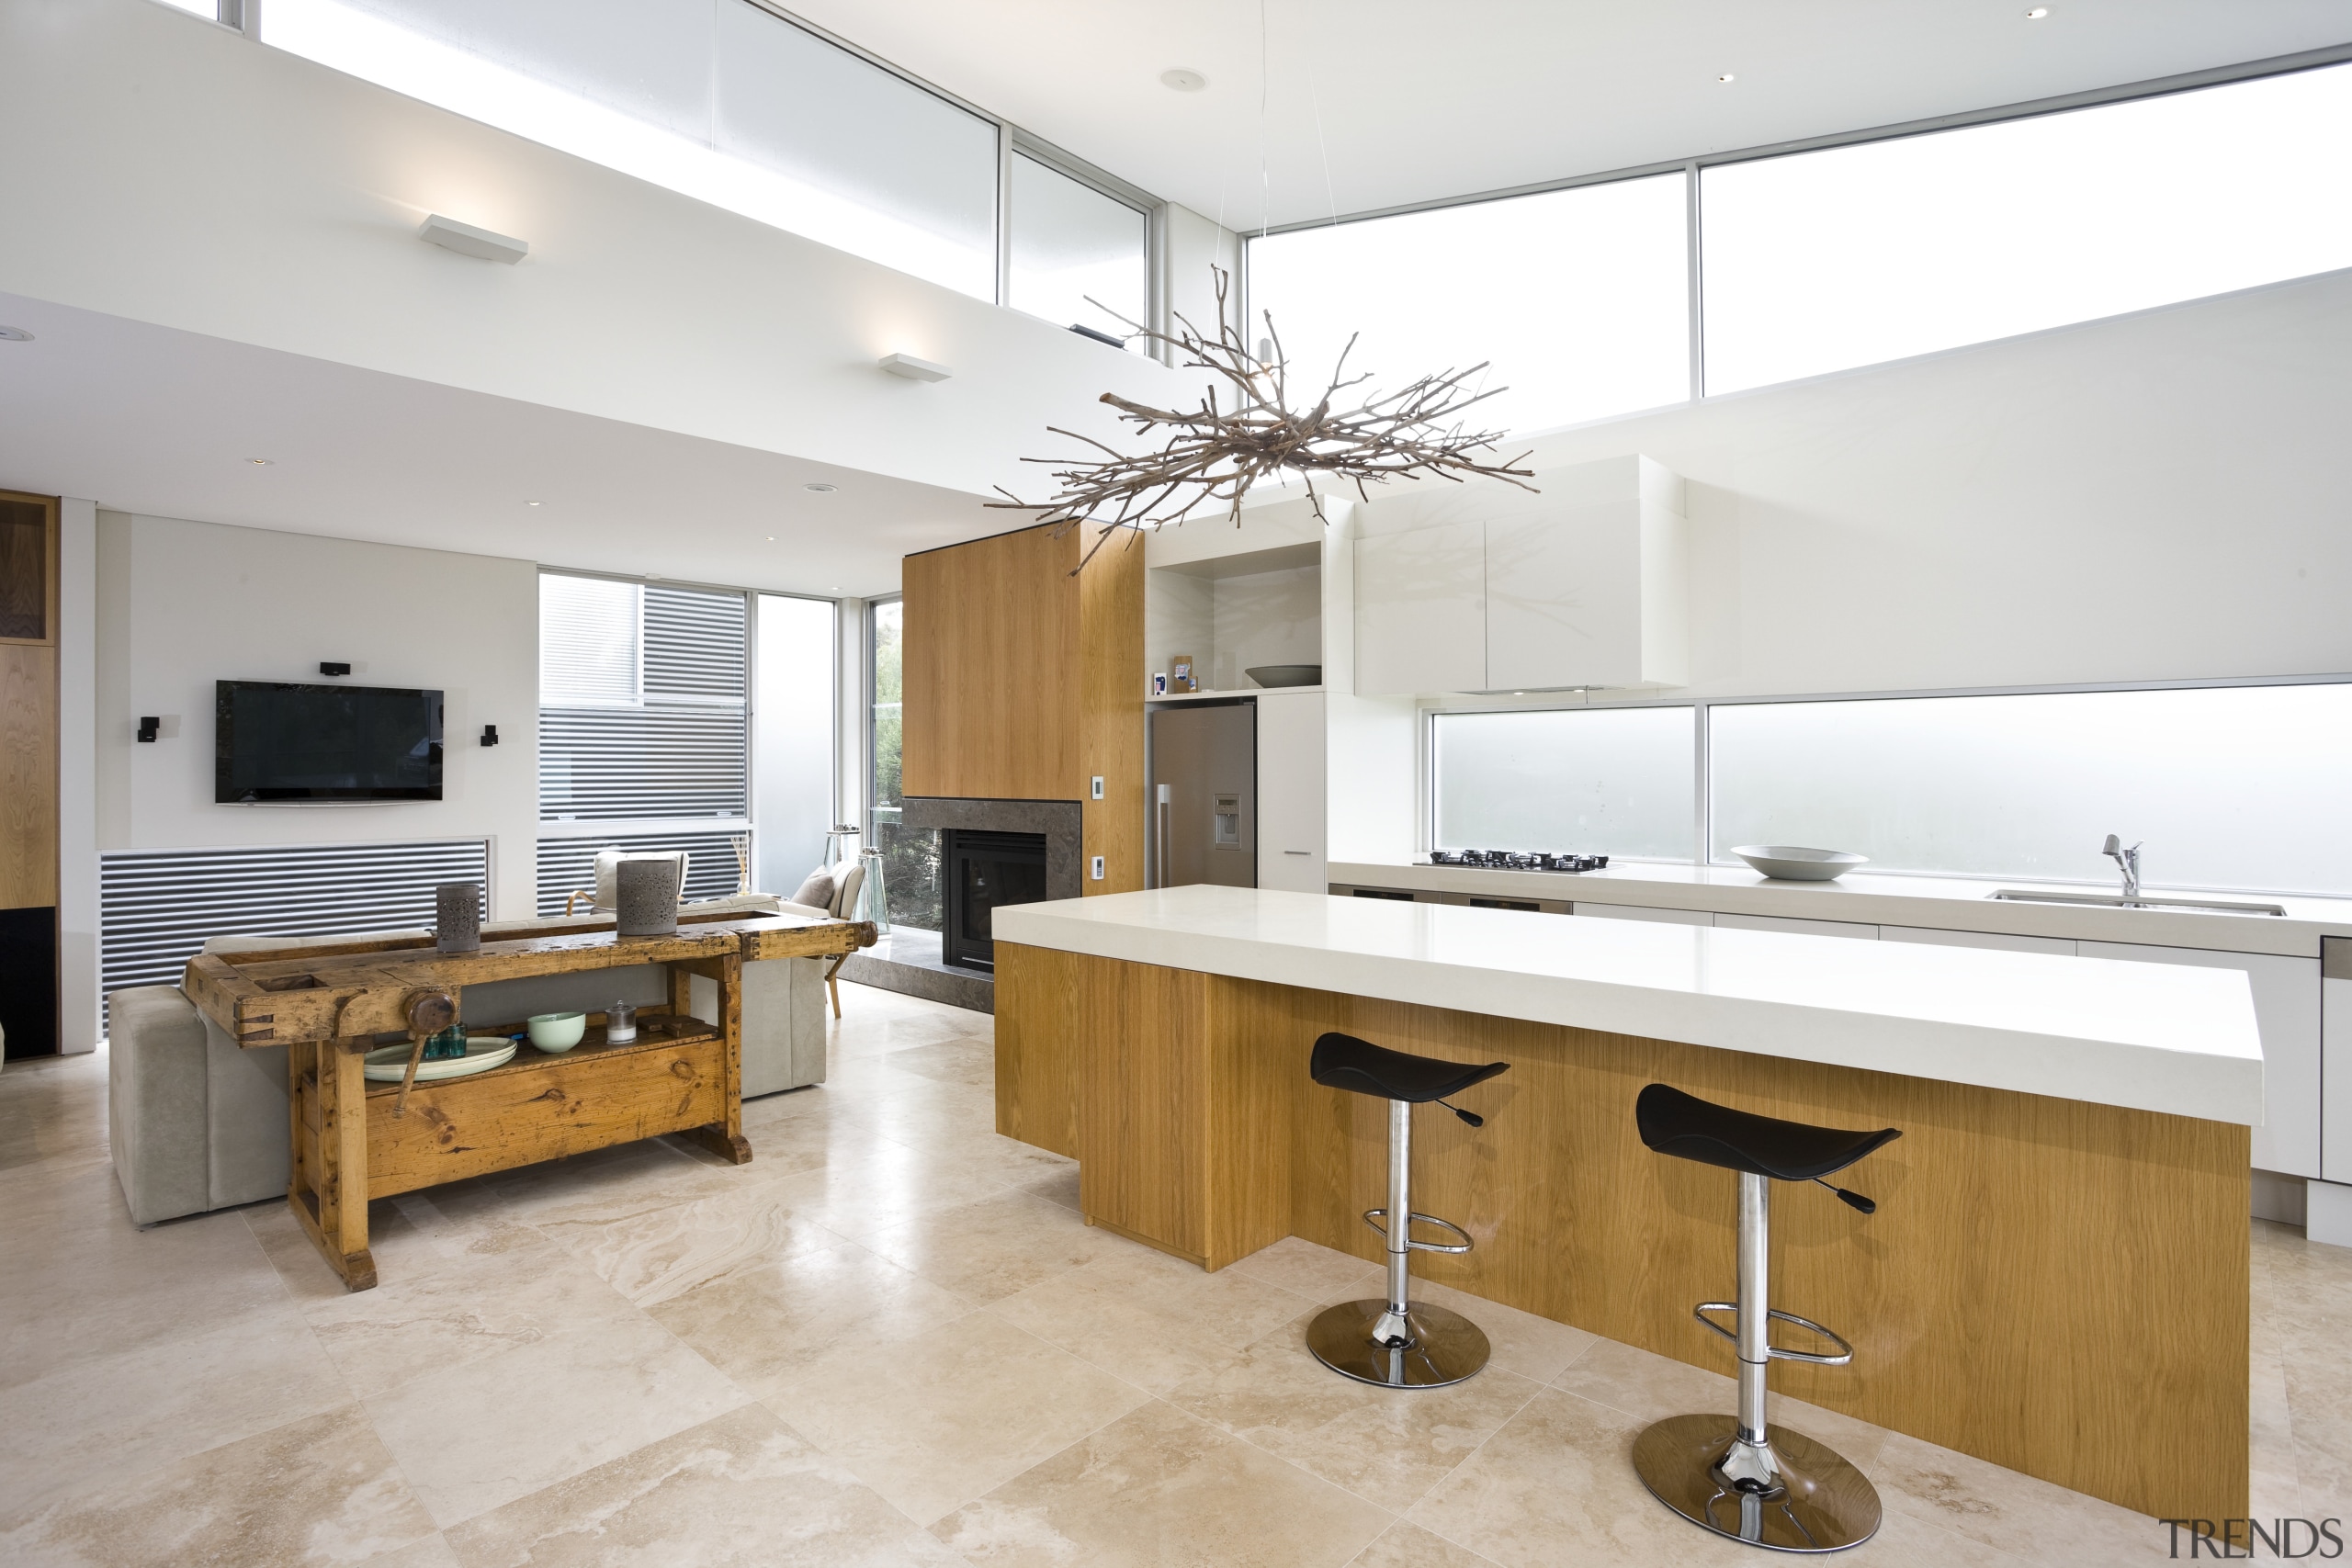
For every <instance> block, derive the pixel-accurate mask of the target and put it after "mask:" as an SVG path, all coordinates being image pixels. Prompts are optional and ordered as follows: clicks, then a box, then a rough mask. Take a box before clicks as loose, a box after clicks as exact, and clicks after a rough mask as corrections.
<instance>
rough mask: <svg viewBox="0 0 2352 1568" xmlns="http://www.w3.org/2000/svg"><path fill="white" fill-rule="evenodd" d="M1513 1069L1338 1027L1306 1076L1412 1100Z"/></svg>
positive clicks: (1446, 1095) (1437, 1096) (1331, 1085)
mask: <svg viewBox="0 0 2352 1568" xmlns="http://www.w3.org/2000/svg"><path fill="white" fill-rule="evenodd" d="M1509 1071H1510V1063H1509V1062H1488V1063H1487V1064H1486V1065H1485V1066H1464V1064H1462V1063H1460V1062H1442V1061H1440V1060H1438V1059H1437V1058H1436V1057H1435V1056H1414V1055H1408V1054H1407V1053H1405V1052H1403V1051H1391V1050H1390V1049H1388V1047H1386V1046H1385V1045H1374V1043H1372V1042H1371V1041H1369V1040H1359V1039H1357V1038H1356V1037H1355V1036H1354V1035H1352V1034H1340V1033H1336V1032H1335V1033H1331V1034H1326V1035H1325V1036H1323V1037H1322V1038H1321V1039H1320V1040H1317V1042H1316V1043H1315V1055H1312V1056H1310V1057H1308V1058H1307V1063H1306V1074H1307V1076H1308V1077H1311V1078H1313V1079H1314V1080H1315V1081H1316V1082H1317V1083H1319V1084H1321V1085H1322V1086H1323V1087H1324V1088H1326V1089H1346V1090H1348V1091H1349V1092H1350V1093H1351V1094H1368V1095H1370V1096H1372V1097H1373V1098H1374V1099H1375V1100H1404V1101H1406V1102H1407V1103H1408V1104H1411V1105H1426V1104H1428V1103H1429V1102H1430V1100H1447V1099H1451V1098H1452V1097H1453V1096H1454V1095H1457V1094H1460V1093H1461V1092H1462V1091H1463V1090H1464V1089H1468V1088H1469V1087H1470V1086H1471V1085H1473V1084H1482V1083H1485V1082H1486V1081H1487V1079H1488V1078H1490V1077H1495V1076H1496V1075H1498V1074H1500V1073H1507V1072H1509ZM1691 1103H1692V1104H1694V1105H1695V1104H1697V1103H1698V1101H1696V1100H1693V1101H1691Z"/></svg>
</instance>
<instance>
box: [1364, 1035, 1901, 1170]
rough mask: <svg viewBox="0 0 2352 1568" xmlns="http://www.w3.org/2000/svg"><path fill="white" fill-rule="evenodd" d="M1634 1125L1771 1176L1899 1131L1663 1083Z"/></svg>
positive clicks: (1858, 1153) (1866, 1148)
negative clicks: (1778, 1110)
mask: <svg viewBox="0 0 2352 1568" xmlns="http://www.w3.org/2000/svg"><path fill="white" fill-rule="evenodd" d="M1375 1049H1377V1047H1375ZM1383 1054H1384V1055H1394V1053H1393V1052H1389V1053H1383ZM1408 1060H1409V1058H1408ZM1320 1081H1321V1080H1320V1079H1319V1078H1318V1079H1317V1082H1320ZM1447 1092H1449V1093H1451V1092H1452V1091H1451V1090H1448V1091H1447ZM1634 1127H1635V1128H1636V1129H1638V1130H1639V1131H1640V1133H1641V1134H1642V1142H1643V1143H1645V1144H1646V1145H1649V1146H1650V1148H1651V1149H1652V1150H1654V1151H1656V1152H1657V1153H1658V1154H1662V1155H1672V1156H1674V1157H1675V1158H1677V1159H1687V1160H1695V1161H1697V1162H1698V1163H1699V1164H1701V1165H1718V1166H1721V1167H1723V1168H1724V1169H1725V1170H1738V1171H1746V1172H1747V1173H1748V1174H1749V1175H1752V1176H1769V1177H1770V1178H1771V1179H1773V1180H1775V1181H1817V1180H1819V1179H1821V1178H1823V1177H1825V1176H1835V1175H1836V1174H1837V1173H1838V1172H1839V1171H1841V1170H1843V1169H1845V1168H1847V1167H1848V1166H1849V1165H1851V1164H1853V1163H1854V1162H1855V1161H1856V1160H1858V1159H1860V1158H1861V1157H1862V1156H1864V1155H1866V1154H1869V1153H1871V1151H1872V1150H1874V1149H1878V1148H1880V1147H1882V1146H1883V1145H1887V1144H1891V1143H1893V1142H1894V1140H1895V1139H1897V1138H1899V1137H1901V1136H1903V1134H1902V1133H1901V1132H1900V1131H1899V1130H1898V1129H1896V1128H1894V1127H1881V1128H1880V1129H1879V1130H1878V1131H1876V1132H1874V1133H1849V1132H1847V1131H1845V1130H1844V1129H1843V1128H1839V1127H1815V1126H1810V1125H1808V1124H1806V1123H1805V1122H1783V1121H1781V1119H1780V1118H1779V1117H1777V1116H1758V1115H1757V1114H1756V1113H1755V1112H1754V1111H1734V1110H1733V1109H1732V1108H1731V1107H1730V1106H1728V1105H1717V1104H1714V1103H1713V1101H1710V1100H1701V1099H1700V1098H1699V1097H1698V1096H1696V1095H1692V1094H1685V1093H1683V1092H1682V1091H1681V1090H1680V1089H1675V1088H1672V1087H1670V1086H1668V1085H1667V1084H1662V1083H1654V1084H1652V1085H1650V1086H1649V1087H1648V1088H1647V1089H1644V1090H1642V1092H1641V1095H1640V1097H1639V1098H1637V1099H1636V1100H1634Z"/></svg>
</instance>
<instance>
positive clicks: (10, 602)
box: [0, 491, 58, 1057]
mask: <svg viewBox="0 0 2352 1568" xmlns="http://www.w3.org/2000/svg"><path fill="white" fill-rule="evenodd" d="M57 566H58V543H57V498H56V497H54V496H45V495H21V494H18V493H17V492H15V491H0V1027H5V1028H6V1031H7V1034H8V1040H7V1054H8V1055H10V1056H12V1057H14V1056H34V1055H40V1056H45V1055H53V1054H55V1052H56V1050H57V993H58V974H57V885H58V868H57V805H58V799H57V795H58V780H57V735H58V728H57V700H58V699H57V610H58V603H57Z"/></svg>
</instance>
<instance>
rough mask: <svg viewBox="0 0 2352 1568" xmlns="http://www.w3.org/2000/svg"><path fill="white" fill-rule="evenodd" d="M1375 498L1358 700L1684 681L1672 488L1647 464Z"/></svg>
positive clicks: (1363, 551)
mask: <svg viewBox="0 0 2352 1568" xmlns="http://www.w3.org/2000/svg"><path fill="white" fill-rule="evenodd" d="M1534 482H1535V484H1536V485H1537V486H1538V487H1539V492H1538V493H1534V494H1530V493H1528V492H1527V491H1521V490H1517V489H1514V488H1512V487H1510V486H1507V485H1500V484H1493V483H1479V484H1475V485H1467V486H1464V487H1461V488H1460V489H1458V490H1457V489H1453V488H1452V487H1446V491H1445V492H1444V493H1439V492H1437V491H1433V490H1432V491H1423V492H1421V493H1417V494H1411V495H1397V496H1393V497H1392V496H1385V497H1383V498H1382V499H1380V500H1378V501H1375V502H1372V503H1371V504H1370V505H1369V506H1368V507H1366V508H1364V509H1363V511H1364V513H1366V516H1365V518H1364V525H1363V529H1362V531H1361V536H1360V537H1359V538H1358V540H1357V543H1356V547H1355V559H1356V617H1355V618H1356V649H1355V652H1356V683H1355V689H1356V691H1357V692H1359V693H1361V694H1365V695H1419V694H1437V693H1443V692H1505V691H1543V690H1558V689H1561V688H1563V687H1575V686H1599V687H1643V686H1651V687H1656V686H1679V685H1683V684H1687V683H1688V682H1689V680H1690V671H1689V661H1688V651H1687V650H1688V648H1689V642H1690V636H1689V625H1688V620H1689V612H1688V608H1687V604H1688V596H1687V593H1686V591H1685V581H1686V578H1687V575H1688V572H1687V566H1686V562H1685V559H1684V552H1685V543H1684V524H1683V517H1682V513H1683V505H1682V482H1681V480H1680V479H1679V478H1677V477H1676V476H1675V475H1674V474H1673V473H1672V472H1671V471H1669V470H1668V469H1667V468H1664V467H1662V466H1661V465H1659V464H1658V463H1657V462H1655V461H1653V460H1652V459H1650V458H1647V457H1615V458H1610V459H1608V460H1606V461H1604V462H1599V463H1580V464H1577V465H1574V466H1572V467H1568V468H1553V469H1547V470H1543V471H1541V472H1539V473H1538V474H1537V476H1536V478H1535V480H1534Z"/></svg>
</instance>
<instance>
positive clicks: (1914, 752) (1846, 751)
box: [1708, 685, 2352, 894]
mask: <svg viewBox="0 0 2352 1568" xmlns="http://www.w3.org/2000/svg"><path fill="white" fill-rule="evenodd" d="M1709 722H1710V726H1711V728H1710V732H1709V753H1708V754H1709V761H1710V763H1711V770H1712V773H1713V812H1714V822H1713V852H1714V854H1715V855H1716V857H1717V858H1719V859H1725V858H1728V856H1729V854H1730V852H1731V850H1732V849H1733V848H1734V847H1735V846H1737V845H1740V844H1757V843H1777V844H1808V845H1812V846H1814V847H1815V848H1819V849H1830V850H1849V851H1852V852H1857V853H1860V854H1866V855H1869V856H1870V857H1871V860H1872V861H1873V862H1875V863H1876V865H1875V866H1874V867H1873V869H1877V868H1884V869H1888V870H1899V871H1923V872H1953V873H1961V874H1969V875H1979V876H2005V877H2016V878H2021V879H2022V878H2032V879H2035V880H2042V881H2077V880H2079V881H2086V882H2101V883H2106V882H2113V881H2115V880H2116V877H2117V874H2116V869H2115V863H2114V862H2112V861H2110V860H2108V859H2106V858H2104V857H2103V856H2101V855H2100V853H2099V846H2100V845H2101V844H2102V843H2103V842H2104V841H2105V839H2106V836H2107V835H2108V834H2109V833H2115V834H2118V835H2120V837H2121V838H2122V840H2123V841H2124V842H2125V843H2127V844H2129V843H2131V842H2133V841H2135V840H2146V842H2147V849H2146V850H2145V851H2144V852H2143V856H2144V859H2143V875H2144V877H2145V879H2146V880H2147V882H2148V883H2149V884H2151V885H2152V886H2172V887H2205V888H2229V889H2241V890H2246V891H2264V892H2273V893H2298V892H2301V893H2328V894H2346V893H2352V833H2347V832H2346V831H2345V830H2344V811H2345V802H2346V800H2348V799H2352V686H2344V685H2312V686H2251V687H2243V686H2242V687H2223V688H2213V689H2206V690H2199V691H2169V692H2082V693H2060V694H2036V695H2028V696H1998V697H1905V698H1893V699H1884V700H1871V701H1862V702H1820V703H1758V704H1738V705H1721V706H1717V707H1713V708H1711V709H1710V710H1709Z"/></svg>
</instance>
